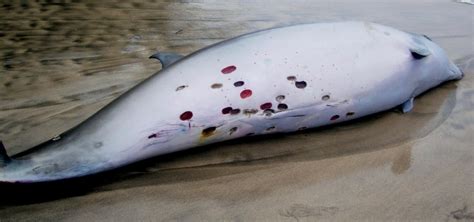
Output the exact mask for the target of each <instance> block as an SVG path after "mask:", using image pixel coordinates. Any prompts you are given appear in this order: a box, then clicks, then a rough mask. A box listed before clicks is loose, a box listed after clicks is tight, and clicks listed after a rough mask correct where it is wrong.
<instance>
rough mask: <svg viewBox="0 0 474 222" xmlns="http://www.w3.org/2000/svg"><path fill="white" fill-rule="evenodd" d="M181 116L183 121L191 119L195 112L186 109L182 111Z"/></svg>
mask: <svg viewBox="0 0 474 222" xmlns="http://www.w3.org/2000/svg"><path fill="white" fill-rule="evenodd" d="M179 118H180V119H181V120H183V121H186V120H190V119H191V118H193V112H191V111H186V112H184V113H182V114H181V116H179Z"/></svg>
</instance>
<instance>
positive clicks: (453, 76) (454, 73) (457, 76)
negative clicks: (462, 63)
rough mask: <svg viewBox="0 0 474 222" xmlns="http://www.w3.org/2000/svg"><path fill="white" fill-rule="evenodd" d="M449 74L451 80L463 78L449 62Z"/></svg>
mask: <svg viewBox="0 0 474 222" xmlns="http://www.w3.org/2000/svg"><path fill="white" fill-rule="evenodd" d="M449 71H450V73H451V79H456V80H459V79H462V78H463V77H464V72H463V71H462V70H461V69H460V68H459V67H458V66H457V65H455V64H454V63H452V62H451V64H450V70H449Z"/></svg>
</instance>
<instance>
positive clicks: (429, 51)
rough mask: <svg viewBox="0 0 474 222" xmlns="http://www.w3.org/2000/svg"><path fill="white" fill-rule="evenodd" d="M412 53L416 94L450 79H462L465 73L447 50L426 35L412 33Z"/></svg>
mask: <svg viewBox="0 0 474 222" xmlns="http://www.w3.org/2000/svg"><path fill="white" fill-rule="evenodd" d="M411 37H412V38H411V41H410V46H409V47H410V53H411V57H412V58H411V59H412V60H413V63H412V64H413V65H414V70H415V73H416V79H417V80H418V81H417V82H418V86H417V88H416V90H415V93H414V94H415V95H418V94H420V93H422V92H424V91H426V90H428V89H430V88H432V87H435V86H437V85H439V84H441V83H443V82H446V81H450V80H459V79H462V78H463V76H464V73H463V72H462V70H461V69H459V68H458V67H457V66H456V65H455V64H454V63H453V62H452V61H451V60H450V59H449V58H448V56H447V54H446V52H445V51H444V50H443V49H442V48H441V47H440V46H439V45H438V44H436V43H435V42H433V41H432V40H431V39H430V38H429V37H428V36H426V35H418V34H412V35H411Z"/></svg>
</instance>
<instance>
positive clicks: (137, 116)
mask: <svg viewBox="0 0 474 222" xmlns="http://www.w3.org/2000/svg"><path fill="white" fill-rule="evenodd" d="M152 57H154V58H158V59H160V60H161V62H162V64H163V66H164V67H165V68H164V69H162V70H161V71H160V72H159V73H157V74H155V75H153V76H151V77H150V78H149V79H147V80H146V81H144V82H142V83H140V84H138V85H137V86H136V87H134V88H133V89H131V90H130V91H128V92H127V93H125V94H123V95H122V96H120V97H119V98H117V99H116V100H114V101H113V102H112V103H110V104H109V105H107V106H105V107H104V108H103V109H101V110H100V111H99V112H97V113H96V114H94V115H93V116H91V117H90V118H89V119H87V120H86V121H84V122H83V123H81V124H79V125H78V126H76V127H75V128H73V129H71V130H69V131H67V132H65V133H63V134H61V135H60V136H58V137H55V138H54V139H52V140H50V141H47V142H45V143H43V144H40V145H38V146H36V147H34V148H32V149H30V150H27V151H25V152H23V153H20V154H17V155H15V156H14V157H12V158H10V157H9V156H8V155H7V154H6V151H5V148H4V147H3V145H1V144H0V181H2V182H10V183H15V182H17V183H33V182H42V181H54V180H61V179H67V178H74V177H80V176H85V175H90V174H94V173H98V172H102V171H107V170H111V169H114V168H118V167H121V166H124V165H127V164H130V163H133V162H136V161H140V160H143V159H147V158H150V157H153V156H157V155H162V154H167V153H171V152H176V151H179V150H184V149H188V148H192V147H196V146H201V145H205V144H210V143H215V142H219V141H224V140H230V139H236V138H240V137H244V136H251V135H261V134H269V133H276V132H293V131H297V130H303V129H306V128H313V127H318V126H323V125H328V124H333V123H338V122H343V121H347V120H352V119H355V118H359V117H362V116H366V115H369V114H373V113H377V112H380V111H383V110H387V109H391V108H394V107H397V106H399V105H401V106H402V109H403V111H404V112H408V111H409V110H410V109H411V108H412V107H413V98H414V97H416V96H417V95H419V94H420V93H422V92H424V91H426V90H428V89H430V88H432V87H435V86H437V85H439V84H440V83H442V82H445V81H448V80H454V79H461V78H462V76H463V73H462V71H461V70H460V69H459V68H458V67H456V65H454V64H453V63H452V62H451V61H450V60H449V59H448V58H447V56H446V53H445V52H444V51H443V50H442V49H441V48H440V47H439V46H438V45H436V44H435V43H434V42H432V41H431V40H430V39H429V38H428V37H427V36H423V35H418V34H412V33H406V32H402V31H399V30H397V29H394V28H390V27H387V26H382V25H378V24H374V23H366V22H339V23H317V24H305V25H296V26H289V27H283V28H275V29H270V30H263V31H258V32H254V33H250V34H246V35H242V36H240V37H236V38H233V39H230V40H227V41H223V42H220V43H217V44H215V45H212V46H210V47H207V48H205V49H202V50H199V51H197V52H195V53H192V54H191V55H189V56H186V57H184V58H180V57H179V56H176V55H174V54H166V53H158V54H156V55H154V56H152ZM173 62H174V63H173Z"/></svg>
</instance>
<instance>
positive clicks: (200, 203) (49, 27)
mask: <svg viewBox="0 0 474 222" xmlns="http://www.w3.org/2000/svg"><path fill="white" fill-rule="evenodd" d="M0 12H1V13H0V58H1V62H2V66H1V67H0V101H1V103H0V138H2V140H3V141H4V143H5V145H6V146H7V150H8V153H9V154H10V155H12V154H15V153H18V152H21V151H23V150H26V149H28V148H30V147H32V146H34V145H36V144H38V143H40V142H42V141H45V140H48V139H50V138H52V137H54V136H55V135H57V134H59V133H61V132H63V131H65V130H67V129H69V128H71V127H72V126H74V125H76V124H77V123H79V122H81V121H83V120H84V119H86V118H87V117H88V116H90V115H91V114H93V113H94V112H95V111H97V110H98V109H100V108H101V107H103V106H104V105H105V104H107V103H108V102H110V101H111V100H113V99H114V98H116V97H117V96H119V95H120V94H121V93H123V92H125V91H126V90H128V89H129V88H130V87H132V86H134V85H135V84H137V83H138V82H140V81H142V80H144V79H145V78H147V77H148V76H150V75H152V74H153V73H155V72H156V71H158V70H159V69H160V64H159V63H157V62H156V61H153V60H148V59H147V58H148V56H149V55H151V54H153V53H154V52H156V51H157V50H163V51H174V52H179V53H182V54H189V53H191V52H193V51H195V50H197V49H200V48H202V47H204V46H207V45H210V44H212V43H215V42H219V41H221V40H224V39H227V38H230V37H233V36H236V35H240V34H243V33H247V32H251V31H255V30H258V29H264V28H270V27H275V26H282V25H290V24H299V23H310V22H327V21H340V20H365V21H371V22H377V23H382V24H386V25H389V26H393V27H397V28H399V29H402V30H406V31H410V32H417V33H423V34H426V35H428V36H430V37H431V38H432V39H433V40H434V41H435V42H437V43H439V44H440V45H441V46H442V47H443V48H444V49H445V50H446V51H447V53H448V54H449V56H450V57H451V58H452V59H454V60H455V61H456V63H457V64H459V65H460V66H461V67H462V68H463V70H464V72H465V74H466V76H465V78H464V79H463V80H461V81H457V82H449V83H446V84H443V85H441V86H440V87H438V88H436V89H434V90H431V91H429V92H427V93H425V94H423V95H422V96H420V97H419V98H417V99H416V100H415V109H414V111H413V112H411V113H408V114H401V113H399V112H397V111H388V112H384V113H380V114H376V115H373V116H370V117H367V118H363V119H360V120H356V121H352V122H349V123H344V124H340V125H336V126H332V127H325V128H319V129H313V130H308V131H303V132H299V133H293V134H286V135H276V136H264V137H253V138H247V139H243V140H236V141H230V142H225V143H220V144H214V145H211V146H206V147H200V148H196V149H193V150H189V151H185V152H180V153H177V154H172V155H168V156H164V157H158V158H154V159H151V160H148V161H144V162H141V163H138V164H135V165H133V166H130V167H126V168H124V169H120V170H117V171H114V172H110V173H106V174H102V175H99V176H95V177H90V178H84V179H80V180H73V181H67V182H61V183H53V184H43V185H37V186H15V187H12V186H8V185H2V186H0V221H38V220H40V221H43V220H44V221H50V220H67V221H86V220H110V221H131V220H145V221H319V220H322V221H325V220H331V221H348V220H364V221H367V220H369V221H382V220H392V221H407V220H410V221H413V220H422V221H474V194H473V193H474V179H473V178H474V148H473V147H474V138H473V135H474V56H473V55H474V43H473V42H474V21H473V18H474V6H472V5H469V4H461V3H455V2H453V1H449V0H446V1H445V0H428V1H417V2H415V1H408V0H403V1H388V0H386V1H370V0H363V1H357V2H355V1H349V0H339V1H302V0H301V1H289V0H288V1H287V0H278V1H272V3H271V4H270V3H268V2H265V1H259V2H258V3H255V2H254V1H245V0H241V1H212V0H204V1H179V2H175V1H156V2H155V1H147V2H129V3H122V2H109V3H98V2H92V1H90V2H86V3H68V4H49V5H39V4H36V3H35V4H33V3H31V4H27V5H22V4H20V3H15V4H11V5H8V4H4V5H3V7H2V8H1V9H0Z"/></svg>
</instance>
